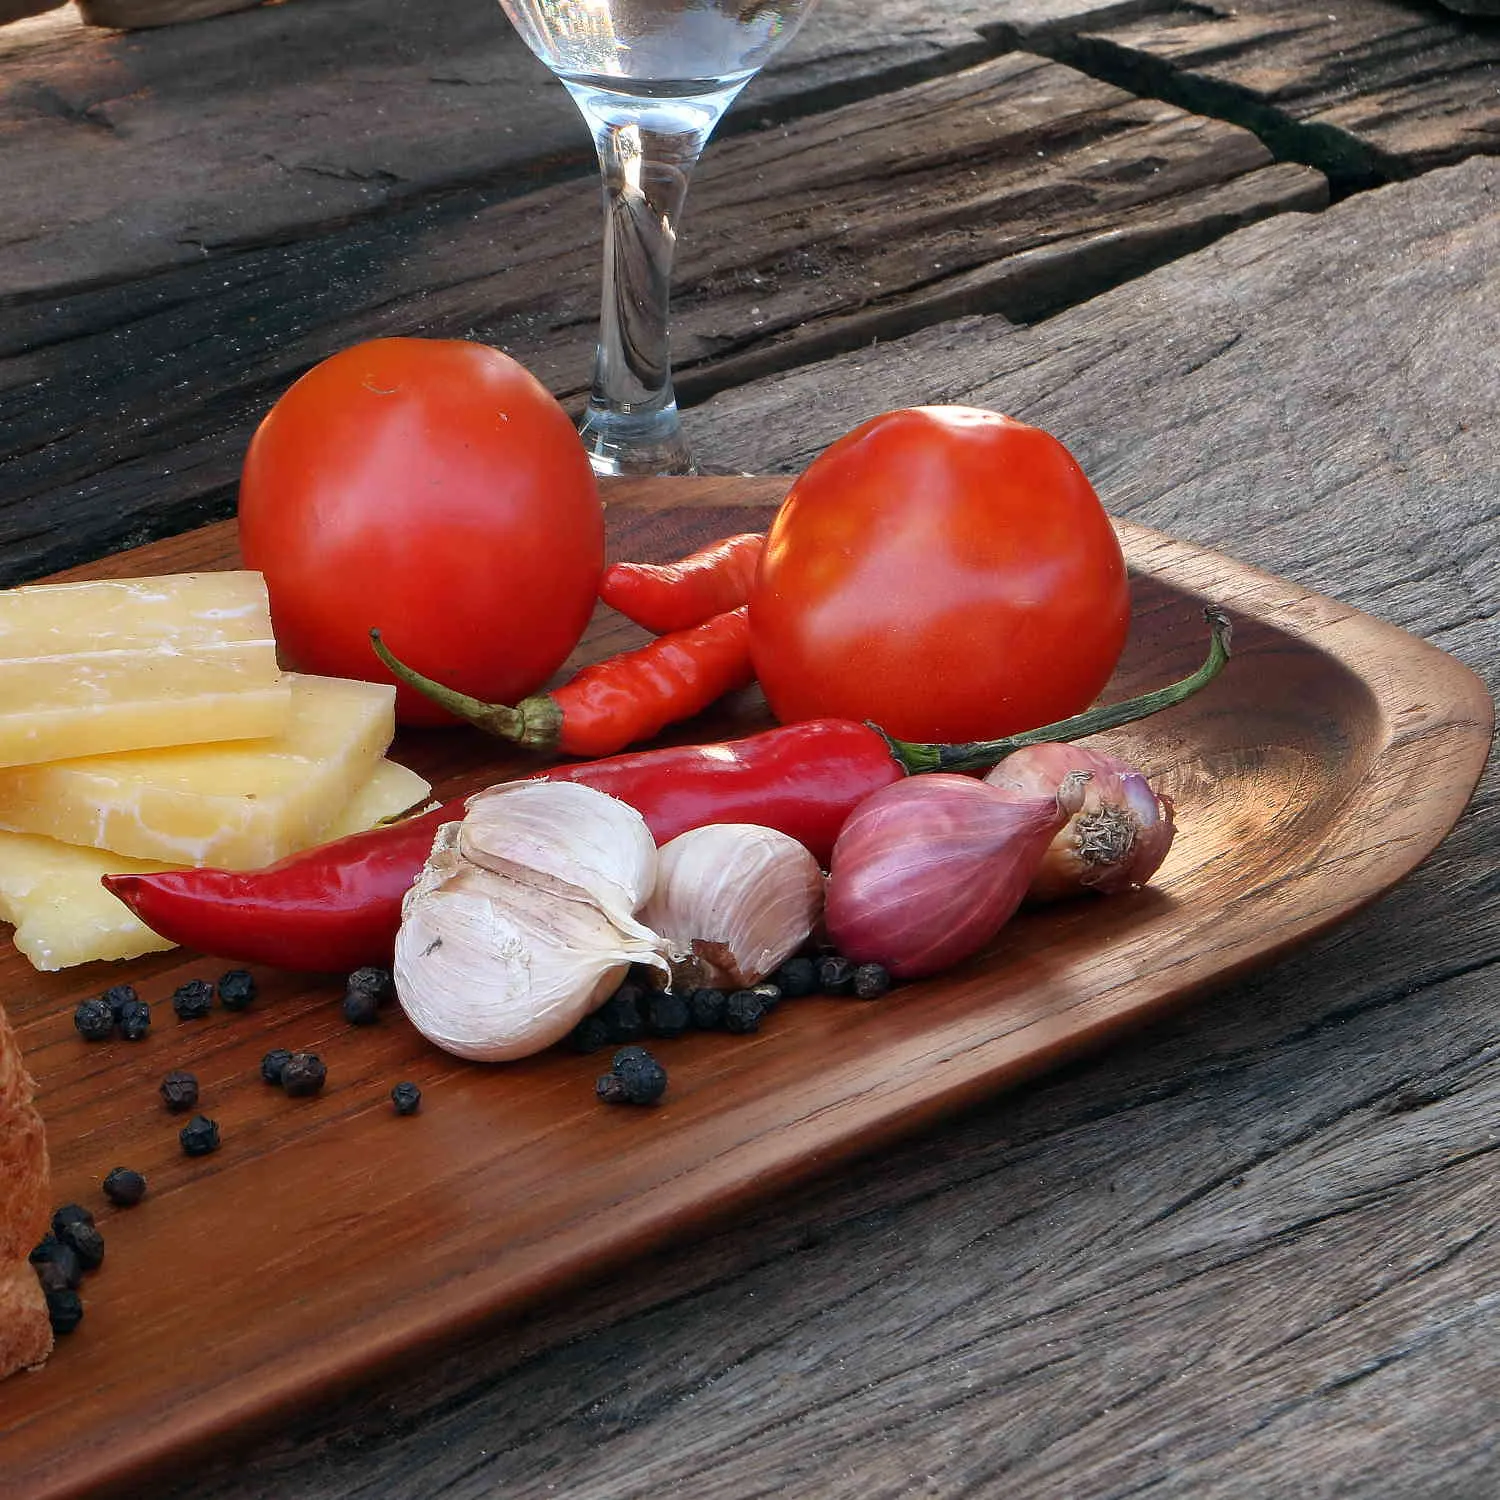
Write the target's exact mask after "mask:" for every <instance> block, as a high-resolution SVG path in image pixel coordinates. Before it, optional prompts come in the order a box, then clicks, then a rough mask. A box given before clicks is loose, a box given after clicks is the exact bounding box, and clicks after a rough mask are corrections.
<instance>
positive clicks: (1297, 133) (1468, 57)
mask: <svg viewBox="0 0 1500 1500" xmlns="http://www.w3.org/2000/svg"><path fill="white" fill-rule="evenodd" d="M1019 10H1020V14H1021V16H1022V17H1027V16H1028V13H1029V10H1030V7H1029V6H1027V5H1025V4H1024V3H1023V4H1022V5H1021V6H1020V7H1019ZM1080 10H1082V11H1084V14H1083V15H1082V16H1081V17H1080V19H1079V21H1078V22H1077V23H1075V24H1068V25H1061V24H1059V22H1058V21H1057V19H1056V18H1053V17H1049V20H1051V25H1050V26H1049V27H1048V28H1047V30H1046V35H1047V36H1048V37H1049V38H1050V45H1049V46H1048V47H1047V49H1046V50H1049V51H1052V52H1053V53H1054V54H1055V55H1057V56H1059V57H1062V58H1065V59H1067V60H1068V61H1070V62H1073V63H1075V64H1076V65H1077V66H1079V67H1082V68H1085V69H1086V70H1087V71H1089V72H1091V73H1095V74H1097V75H1098V76H1100V77H1103V78H1109V79H1112V80H1113V81H1115V82H1117V83H1119V84H1121V85H1123V86H1125V87H1127V88H1130V89H1133V90H1135V91H1138V92H1140V93H1149V94H1154V95H1156V96H1158V97H1160V98H1165V99H1172V100H1175V101H1176V102H1177V103H1179V104H1182V105H1184V106H1185V107H1187V108H1189V109H1193V110H1196V111H1200V112H1202V113H1205V114H1210V115H1215V116H1217V117H1219V118H1221V119H1226V120H1235V121H1237V122H1238V123H1240V124H1242V125H1245V126H1247V127H1249V128H1251V129H1254V130H1255V131H1256V132H1257V133H1258V134H1259V135H1260V136H1261V137H1262V138H1263V139H1264V140H1266V141H1267V142H1268V143H1269V144H1270V145H1272V147H1273V148H1274V149H1275V150H1276V152H1277V154H1278V156H1282V157H1285V158H1289V159H1292V160H1296V161H1303V162H1310V163H1312V164H1314V165H1316V166H1317V167H1318V168H1319V169H1320V170H1322V171H1324V172H1327V173H1328V174H1329V176H1330V177H1331V178H1332V179H1333V180H1334V182H1335V184H1336V186H1338V187H1339V188H1341V189H1348V188H1350V187H1361V186H1367V185H1369V184H1370V183H1372V182H1377V181H1389V180H1391V179H1395V178H1403V177H1411V176H1414V175H1416V174H1417V173H1419V172H1425V171H1428V170H1429V169H1431V168H1432V167H1435V166H1442V165H1447V164H1451V163H1453V162H1457V161H1461V160H1463V159H1464V158H1465V157H1467V156H1471V155H1474V154H1476V153H1479V152H1485V153H1490V154H1494V153H1496V152H1500V95H1497V93H1496V88H1495V82H1496V78H1497V76H1500V35H1497V34H1496V32H1495V30H1494V28H1493V26H1486V25H1485V24H1484V23H1482V22H1475V21H1472V20H1466V19H1464V18H1462V17H1460V16H1456V15H1454V14H1452V13H1451V12H1450V11H1445V10H1442V9H1437V8H1435V7H1433V6H1429V5H1422V4H1418V3H1407V0H1349V3H1347V4H1340V5H1338V6H1336V7H1331V8H1322V9H1320V8H1317V7H1309V6H1306V5H1301V4H1298V3H1297V0H1236V3H1235V4H1233V5H1230V4H1222V3H1209V4H1197V3H1194V4H1182V5H1173V4H1167V5H1163V6H1162V7H1161V8H1159V9H1157V10H1154V11H1150V12H1146V13H1144V14H1140V15H1133V16H1127V17H1126V18H1125V19H1123V20H1118V21H1112V22H1107V23H1106V24H1105V25H1103V26H1100V25H1098V24H1096V22H1095V19H1094V18H1093V17H1092V16H1091V15H1089V14H1088V10H1089V7H1087V6H1081V7H1080ZM1028 33H1031V34H1032V36H1033V39H1035V28H1034V27H1030V26H1024V25H1023V26H1022V27H1020V28H1017V29H1015V30H1014V31H1012V30H1011V29H1010V28H1009V27H1007V26H1006V25H1004V24H1002V25H1001V26H1000V27H999V28H998V29H997V31H996V32H995V34H996V35H997V36H999V37H1002V38H1003V37H1007V36H1015V37H1021V36H1025V35H1027V34H1028Z"/></svg>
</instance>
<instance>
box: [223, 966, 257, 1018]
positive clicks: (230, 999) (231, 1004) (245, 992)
mask: <svg viewBox="0 0 1500 1500" xmlns="http://www.w3.org/2000/svg"><path fill="white" fill-rule="evenodd" d="M216 988H217V989H218V992H219V1004H220V1005H222V1006H223V1007H224V1009H225V1010H244V1008H245V1007H246V1006H247V1005H249V1003H250V1002H251V1001H252V1000H253V999H255V976H254V975H253V974H252V973H251V972H250V971H249V969H230V970H229V971H228V973H226V974H221V975H219V983H218V985H217V986H216Z"/></svg>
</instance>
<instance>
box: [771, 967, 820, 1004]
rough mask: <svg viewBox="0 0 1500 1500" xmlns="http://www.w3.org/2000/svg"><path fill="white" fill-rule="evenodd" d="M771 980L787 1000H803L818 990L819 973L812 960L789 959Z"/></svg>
mask: <svg viewBox="0 0 1500 1500" xmlns="http://www.w3.org/2000/svg"><path fill="white" fill-rule="evenodd" d="M771 978H772V979H773V980H774V981H775V982H776V988H777V989H779V990H780V991H781V993H782V996H783V998H784V999H787V1000H801V999H802V998H803V997H804V996H806V995H811V994H813V993H814V992H815V991H816V990H817V988H818V971H817V968H816V966H815V965H814V964H813V961H812V959H810V958H789V959H787V961H786V962H785V963H784V964H782V966H781V967H780V968H779V969H777V971H776V972H775V973H774V974H773V975H772V976H771Z"/></svg>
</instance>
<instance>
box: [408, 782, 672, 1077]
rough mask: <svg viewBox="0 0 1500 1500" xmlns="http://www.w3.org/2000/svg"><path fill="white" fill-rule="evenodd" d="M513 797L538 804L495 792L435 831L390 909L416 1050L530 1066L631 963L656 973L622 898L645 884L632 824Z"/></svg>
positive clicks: (608, 806)
mask: <svg viewBox="0 0 1500 1500" xmlns="http://www.w3.org/2000/svg"><path fill="white" fill-rule="evenodd" d="M526 785H528V786H530V787H532V788H534V790H535V792H536V793H547V794H549V795H547V796H541V795H536V796H532V795H527V796H522V797H511V796H510V795H509V794H508V792H509V789H508V788H497V789H496V791H497V793H498V792H505V793H506V794H507V795H505V796H499V795H495V796H492V795H491V794H489V793H485V794H481V796H480V797H478V798H475V799H474V803H477V804H478V807H477V808H475V807H474V805H473V804H471V810H470V813H469V815H468V816H466V817H465V819H464V820H463V822H461V823H445V824H443V825H442V827H441V828H440V829H439V830H438V834H437V838H436V840H435V841H434V843H433V849H432V853H431V854H430V855H429V856H428V859H427V863H426V864H425V865H424V866H423V869H422V872H421V874H420V875H419V876H418V877H417V881H416V884H415V885H413V886H412V888H411V889H410V890H409V891H408V892H407V893H406V898H405V900H404V901H403V902H402V906H401V930H400V931H399V932H398V933H397V935H396V956H395V964H394V967H393V973H394V977H395V982H396V995H397V998H398V999H399V1000H400V1002H401V1008H402V1009H403V1010H404V1011H405V1012H406V1014H407V1016H408V1017H409V1018H410V1019H411V1021H412V1024H413V1025H414V1026H416V1028H417V1030H418V1031H420V1032H421V1033H422V1035H423V1036H425V1037H426V1038H427V1039H428V1040H429V1041H431V1042H434V1043H436V1044H437V1045H438V1046H439V1047H442V1048H444V1049H445V1050H446V1051H449V1052H453V1053H456V1054H457V1055H458V1056H459V1057H469V1058H475V1059H478V1060H481V1061H486V1062H498V1061H503V1060H505V1059H509V1058H515V1057H525V1056H527V1055H528V1054H530V1053H533V1052H539V1051H541V1049H542V1048H543V1047H548V1046H550V1045H551V1044H552V1043H553V1042H556V1041H559V1040H561V1039H562V1038H563V1037H564V1036H566V1035H567V1033H568V1032H569V1031H571V1030H572V1029H573V1027H574V1026H576V1025H577V1024H578V1022H579V1021H581V1020H582V1019H583V1017H584V1016H586V1015H587V1014H588V1013H589V1012H590V1011H591V1010H593V1009H595V1008H596V1007H597V1006H599V1005H600V1004H602V1003H603V1001H604V1000H605V999H606V998H607V997H608V995H609V994H610V993H611V992H612V991H613V990H614V989H615V988H616V987H617V986H618V985H619V984H620V982H621V980H623V979H624V977H625V973H626V971H627V969H628V968H629V966H630V965H631V964H632V963H641V964H647V965H650V966H652V967H654V968H657V969H660V970H662V971H663V972H666V970H667V967H668V966H667V963H666V960H665V957H664V956H663V948H664V944H663V943H662V941H661V939H660V938H658V937H657V936H656V934H655V933H653V932H652V931H651V930H650V929H649V928H647V927H644V926H642V924H641V923H640V922H639V921H638V920H636V918H635V917H634V915H633V913H632V910H631V905H632V892H633V891H634V890H637V889H641V888H642V887H643V886H646V885H649V884H651V883H654V879H655V861H656V851H655V846H654V844H652V842H651V835H650V834H649V833H648V832H645V825H644V824H643V823H641V821H640V818H639V815H638V814H636V813H635V812H634V811H633V810H632V809H629V808H625V805H624V804H623V803H620V802H616V801H615V799H614V798H612V797H608V796H606V795H605V794H604V793H603V792H597V791H594V790H593V789H592V788H590V787H583V786H575V785H572V784H570V783H544V782H538V783H528V784H526ZM620 808H623V809H624V811H625V812H626V813H628V814H629V817H622V816H621V815H620V813H619V812H618V811H616V809H620ZM632 819H633V820H634V822H632V821H631V820H632ZM636 824H639V825H640V827H639V830H637V829H636V826H635V825H636ZM640 834H644V838H645V845H644V849H643V846H642V844H641V841H640V836H639V835H640ZM575 840H576V844H575Z"/></svg>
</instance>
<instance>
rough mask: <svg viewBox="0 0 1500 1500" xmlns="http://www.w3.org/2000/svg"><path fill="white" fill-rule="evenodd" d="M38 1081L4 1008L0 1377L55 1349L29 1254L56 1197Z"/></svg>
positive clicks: (0, 1031) (0, 1036)
mask: <svg viewBox="0 0 1500 1500" xmlns="http://www.w3.org/2000/svg"><path fill="white" fill-rule="evenodd" d="M35 1092H36V1085H35V1084H34V1083H33V1082H32V1080H31V1075H30V1074H29V1073H27V1071H26V1068H25V1065H24V1063H23V1062H22V1060H21V1044H20V1042H19V1041H17V1039H16V1034H15V1032H14V1031H13V1030H12V1029H11V1025H10V1022H9V1021H8V1020H7V1019H6V1015H5V1009H4V1007H3V1006H0V1378H3V1377H5V1376H6V1375H9V1374H11V1373H12V1372H13V1371H15V1370H19V1369H24V1368H26V1367H27V1366H30V1365H38V1364H40V1363H41V1362H42V1361H43V1360H44V1359H46V1357H47V1355H48V1353H49V1352H50V1351H51V1349H52V1324H51V1320H50V1319H49V1318H48V1316H47V1299H46V1298H45V1296H43V1294H42V1288H41V1283H40V1282H39V1281H38V1280H37V1278H36V1272H35V1271H34V1270H33V1269H32V1267H31V1265H30V1263H29V1261H28V1260H27V1256H28V1255H29V1254H30V1253H31V1249H32V1247H33V1246H34V1245H35V1244H36V1242H37V1241H38V1240H39V1239H41V1237H42V1236H43V1235H44V1234H45V1233H46V1231H47V1223H48V1215H49V1206H50V1203H51V1198H52V1183H51V1172H50V1169H49V1166H48V1162H47V1140H46V1136H45V1135H44V1134H43V1131H42V1119H41V1116H40V1115H39V1114H38V1113H37V1111H36V1105H35V1104H34V1103H33V1102H32V1099H33V1095H34V1094H35Z"/></svg>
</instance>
